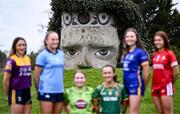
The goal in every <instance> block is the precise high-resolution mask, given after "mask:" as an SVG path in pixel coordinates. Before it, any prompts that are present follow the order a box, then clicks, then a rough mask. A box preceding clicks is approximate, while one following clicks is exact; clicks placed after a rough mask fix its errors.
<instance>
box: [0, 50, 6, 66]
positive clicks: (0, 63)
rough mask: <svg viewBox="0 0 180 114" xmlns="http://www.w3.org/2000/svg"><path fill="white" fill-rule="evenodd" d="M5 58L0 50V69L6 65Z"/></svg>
mask: <svg viewBox="0 0 180 114" xmlns="http://www.w3.org/2000/svg"><path fill="white" fill-rule="evenodd" d="M6 60H7V56H6V54H5V53H4V52H2V51H1V50H0V68H4V66H5V64H6Z"/></svg>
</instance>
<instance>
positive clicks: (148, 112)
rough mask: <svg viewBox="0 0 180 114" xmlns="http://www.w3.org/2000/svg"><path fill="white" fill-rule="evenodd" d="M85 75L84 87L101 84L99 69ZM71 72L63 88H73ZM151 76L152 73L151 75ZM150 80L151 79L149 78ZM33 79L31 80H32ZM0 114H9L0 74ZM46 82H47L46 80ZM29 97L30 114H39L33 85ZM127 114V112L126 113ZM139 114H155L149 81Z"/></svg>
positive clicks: (179, 98)
mask: <svg viewBox="0 0 180 114" xmlns="http://www.w3.org/2000/svg"><path fill="white" fill-rule="evenodd" d="M83 71H84V72H85V73H86V74H87V79H86V80H87V81H86V85H88V86H91V87H93V88H95V87H96V86H97V85H99V84H101V83H102V82H103V78H102V75H101V70H100V69H84V70H83ZM116 71H117V74H118V80H119V83H122V69H120V68H117V69H116ZM73 73H74V71H73V70H66V71H65V78H64V79H65V88H67V87H70V86H73V77H72V76H73ZM151 75H152V73H151ZM151 78H152V77H151ZM179 78H180V76H179V77H178V80H177V81H176V84H175V87H176V93H175V96H174V113H175V114H180V108H178V107H179V106H180V79H179ZM32 79H33V78H32ZM0 80H1V84H0V114H9V113H10V110H9V109H10V108H9V106H8V102H7V98H6V97H5V95H4V93H3V87H2V80H3V76H2V73H0ZM47 81H48V80H47ZM31 95H32V102H33V103H32V114H39V113H40V112H39V102H38V100H37V93H36V91H35V87H34V84H33V85H32V87H31ZM127 114H128V112H127ZM140 114H156V110H155V107H154V104H153V103H152V99H151V80H150V82H149V84H148V87H147V88H146V92H145V96H144V97H143V99H142V103H141V107H140Z"/></svg>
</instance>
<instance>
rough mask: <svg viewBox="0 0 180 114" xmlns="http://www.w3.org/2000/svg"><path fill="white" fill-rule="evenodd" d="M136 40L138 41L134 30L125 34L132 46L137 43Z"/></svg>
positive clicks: (129, 44) (126, 40) (128, 43)
mask: <svg viewBox="0 0 180 114" xmlns="http://www.w3.org/2000/svg"><path fill="white" fill-rule="evenodd" d="M136 41H137V37H136V34H135V33H134V32H132V31H128V32H127V33H126V35H125V43H126V44H127V45H128V46H130V47H132V46H134V45H136Z"/></svg>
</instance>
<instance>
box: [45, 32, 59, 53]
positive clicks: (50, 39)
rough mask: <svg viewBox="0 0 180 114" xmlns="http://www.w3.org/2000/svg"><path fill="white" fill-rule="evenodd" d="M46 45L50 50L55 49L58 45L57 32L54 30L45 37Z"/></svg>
mask: <svg viewBox="0 0 180 114" xmlns="http://www.w3.org/2000/svg"><path fill="white" fill-rule="evenodd" d="M45 42H46V46H47V48H48V49H50V50H55V49H57V47H58V45H59V37H58V34H57V33H55V32H52V33H50V34H49V35H48V36H47V38H46V39H45Z"/></svg>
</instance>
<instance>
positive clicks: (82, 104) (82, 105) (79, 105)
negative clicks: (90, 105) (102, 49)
mask: <svg viewBox="0 0 180 114" xmlns="http://www.w3.org/2000/svg"><path fill="white" fill-rule="evenodd" d="M75 106H76V108H77V109H85V108H86V106H87V102H86V101H85V100H83V99H80V100H77V101H76V103H75Z"/></svg>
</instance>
